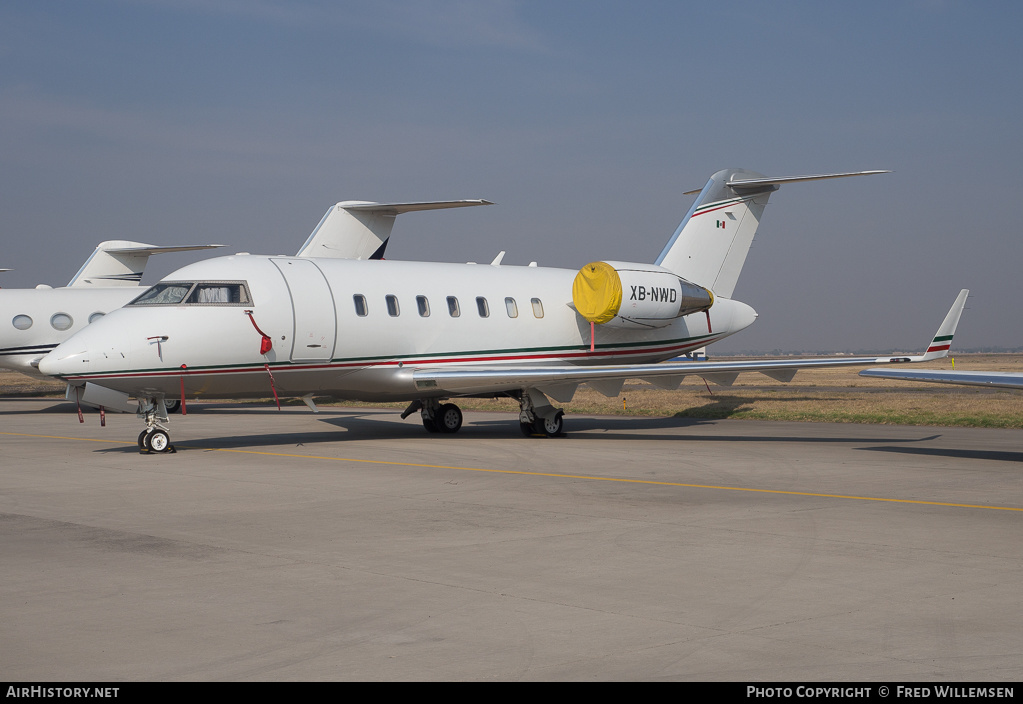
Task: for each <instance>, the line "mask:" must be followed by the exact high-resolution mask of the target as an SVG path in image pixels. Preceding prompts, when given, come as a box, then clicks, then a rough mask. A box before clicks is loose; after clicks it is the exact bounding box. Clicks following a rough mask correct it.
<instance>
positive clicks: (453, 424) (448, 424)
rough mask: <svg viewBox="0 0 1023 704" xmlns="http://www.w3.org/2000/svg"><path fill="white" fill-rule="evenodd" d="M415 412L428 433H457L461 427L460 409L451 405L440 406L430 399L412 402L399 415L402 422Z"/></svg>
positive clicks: (440, 404)
mask: <svg viewBox="0 0 1023 704" xmlns="http://www.w3.org/2000/svg"><path fill="white" fill-rule="evenodd" d="M416 411H419V412H420V415H422V417H423V427H424V428H426V432H428V433H457V432H458V431H459V430H460V429H461V427H462V409H460V408H459V407H458V406H456V405H455V404H453V403H444V404H442V403H440V402H438V401H437V400H436V399H432V398H429V399H421V400H418V401H413V402H412V403H411V404H410V405H409V407H408V408H406V409H405V412H404V413H402V414H401V417H402V420H404V419H405V418H408V417H409V416H410V415H412V414H413V413H415V412H416Z"/></svg>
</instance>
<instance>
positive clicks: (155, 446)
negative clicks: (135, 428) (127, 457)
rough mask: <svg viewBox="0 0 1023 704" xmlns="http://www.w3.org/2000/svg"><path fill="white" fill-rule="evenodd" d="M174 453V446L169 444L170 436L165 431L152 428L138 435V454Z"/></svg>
mask: <svg viewBox="0 0 1023 704" xmlns="http://www.w3.org/2000/svg"><path fill="white" fill-rule="evenodd" d="M175 451H176V450H175V449H174V446H173V445H171V444H170V434H169V433H168V432H167V431H166V430H164V429H162V428H157V427H155V426H154V427H151V428H146V429H145V430H143V431H142V432H141V433H139V452H141V453H148V452H152V453H157V454H161V453H164V452H175Z"/></svg>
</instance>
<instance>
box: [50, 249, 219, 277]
mask: <svg viewBox="0 0 1023 704" xmlns="http://www.w3.org/2000/svg"><path fill="white" fill-rule="evenodd" d="M223 246H224V245H222V244H199V245H183V246H171V247H157V246H154V245H151V244H144V243H142V242H129V241H127V240H109V241H107V242H100V243H99V245H98V246H97V247H96V249H95V251H93V253H92V254H91V255H89V258H88V259H86V260H85V264H82V268H81V269H79V270H78V273H77V274H75V275H74V276H73V277H71V280H70V281H69V282H68V284H67V285H68V286H77V287H85V286H97V287H104V288H108V287H117V286H138V285H139V283H140V282H141V281H142V274H143V273H145V270H146V264H147V263H148V262H149V257H151V256H152V255H154V254H161V253H164V252H191V251H195V250H199V249H214V248H216V247H223Z"/></svg>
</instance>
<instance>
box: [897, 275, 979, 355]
mask: <svg viewBox="0 0 1023 704" xmlns="http://www.w3.org/2000/svg"><path fill="white" fill-rule="evenodd" d="M969 295H970V290H969V289H966V288H964V289H963V290H962V291H960V292H959V296H958V297H956V302H955V303H953V304H952V307H951V308H950V309H949V311H948V315H946V316H945V320H943V321H942V323H941V326H940V327H939V328H938V332H936V333H934V339H933V340H931V344H929V345H928V346H927V351H926V352H924V354H922V355H917V356H914V357H910V360H909V361H911V362H929V361H931V360H932V359H941V358H942V357H947V356H948V348H949V347H951V346H952V336H953V335H955V332H956V327H957V326H958V325H959V316H961V315H962V314H963V308H964V307H965V306H966V297H967V296H969Z"/></svg>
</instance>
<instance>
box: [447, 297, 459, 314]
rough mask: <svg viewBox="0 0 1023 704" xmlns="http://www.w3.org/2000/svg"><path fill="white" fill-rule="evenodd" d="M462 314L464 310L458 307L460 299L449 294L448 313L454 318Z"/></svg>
mask: <svg viewBox="0 0 1023 704" xmlns="http://www.w3.org/2000/svg"><path fill="white" fill-rule="evenodd" d="M461 314H462V311H461V310H459V308H458V299H457V298H455V297H454V296H448V315H450V316H451V317H452V318H457V317H458V316H460V315H461Z"/></svg>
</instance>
